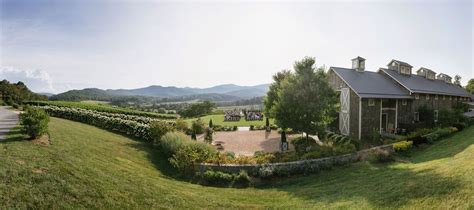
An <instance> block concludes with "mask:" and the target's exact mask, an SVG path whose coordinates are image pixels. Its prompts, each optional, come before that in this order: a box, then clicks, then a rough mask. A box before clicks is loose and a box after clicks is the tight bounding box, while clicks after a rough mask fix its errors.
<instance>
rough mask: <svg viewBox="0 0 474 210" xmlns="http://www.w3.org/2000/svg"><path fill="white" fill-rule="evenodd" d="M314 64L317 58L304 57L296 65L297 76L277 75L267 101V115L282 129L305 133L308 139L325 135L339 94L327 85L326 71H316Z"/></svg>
mask: <svg viewBox="0 0 474 210" xmlns="http://www.w3.org/2000/svg"><path fill="white" fill-rule="evenodd" d="M314 64H315V59H314V58H311V57H305V58H304V59H303V60H301V61H297V62H295V64H294V73H293V72H289V71H283V72H280V73H278V74H277V75H275V76H274V80H275V81H274V83H273V84H272V85H271V86H270V90H269V91H268V93H267V97H266V99H265V111H266V112H267V113H268V114H270V116H274V118H275V123H276V124H277V125H278V126H279V127H281V128H284V129H286V128H291V129H292V130H293V131H297V132H304V133H306V137H308V135H309V134H322V133H323V132H324V130H325V128H326V126H327V124H329V123H330V122H331V121H332V120H334V116H335V113H336V111H335V105H336V103H337V97H336V93H335V92H334V90H333V89H332V88H331V87H330V86H329V84H328V82H327V76H326V74H325V72H324V68H315V67H314ZM272 87H273V89H272ZM270 102H271V103H270Z"/></svg>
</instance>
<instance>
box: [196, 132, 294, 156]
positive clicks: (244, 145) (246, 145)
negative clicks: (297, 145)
mask: <svg viewBox="0 0 474 210" xmlns="http://www.w3.org/2000/svg"><path fill="white" fill-rule="evenodd" d="M203 138H204V137H203V136H199V138H198V140H199V141H202V140H203ZM213 144H221V145H222V147H223V150H221V151H231V152H234V153H235V155H245V156H252V155H254V153H255V152H257V151H265V152H278V151H280V134H279V133H278V132H276V131H272V132H270V133H267V132H265V131H234V132H216V133H214V142H213ZM289 146H290V150H293V149H294V148H293V146H292V145H291V144H289Z"/></svg>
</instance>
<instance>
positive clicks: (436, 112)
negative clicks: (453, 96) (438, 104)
mask: <svg viewBox="0 0 474 210" xmlns="http://www.w3.org/2000/svg"><path fill="white" fill-rule="evenodd" d="M438 116H439V112H438V110H437V109H435V110H434V121H435V122H438Z"/></svg>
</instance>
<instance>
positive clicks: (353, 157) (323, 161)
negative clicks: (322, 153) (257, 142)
mask: <svg viewBox="0 0 474 210" xmlns="http://www.w3.org/2000/svg"><path fill="white" fill-rule="evenodd" d="M376 149H382V150H385V151H388V152H389V153H393V152H394V150H393V146H392V145H391V144H389V145H382V146H378V147H373V148H370V149H365V150H361V151H357V152H355V153H351V154H346V155H340V156H333V157H325V158H318V159H311V160H300V161H293V162H284V163H268V164H241V165H239V164H221V165H219V164H209V163H202V164H199V166H198V167H199V171H200V172H201V173H204V172H206V171H207V170H214V171H221V172H226V173H238V172H240V171H241V170H244V171H247V173H249V174H253V175H255V174H258V171H259V169H260V168H262V167H268V168H271V169H272V170H274V171H276V172H278V171H285V173H286V172H288V173H298V172H303V173H305V172H307V171H317V170H320V169H325V168H330V167H332V166H335V165H344V164H348V163H352V162H357V161H360V160H365V159H367V157H368V156H369V154H370V153H371V152H372V151H374V150H376Z"/></svg>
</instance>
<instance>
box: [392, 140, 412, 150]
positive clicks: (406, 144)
mask: <svg viewBox="0 0 474 210" xmlns="http://www.w3.org/2000/svg"><path fill="white" fill-rule="evenodd" d="M392 145H393V149H394V150H395V152H405V151H408V150H409V149H410V148H412V146H413V142H412V141H400V142H397V143H394V144H392Z"/></svg>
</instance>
